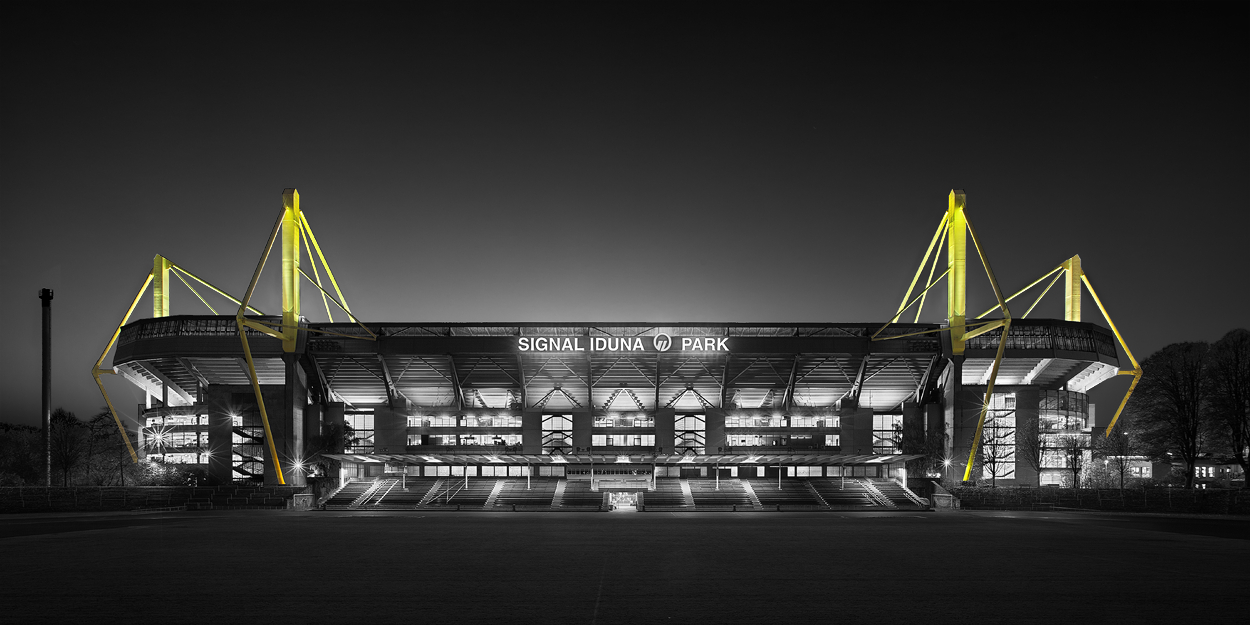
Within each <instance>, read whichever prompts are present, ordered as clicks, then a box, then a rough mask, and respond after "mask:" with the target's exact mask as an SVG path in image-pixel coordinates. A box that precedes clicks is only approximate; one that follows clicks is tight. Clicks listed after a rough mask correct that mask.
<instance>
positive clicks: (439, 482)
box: [417, 477, 444, 506]
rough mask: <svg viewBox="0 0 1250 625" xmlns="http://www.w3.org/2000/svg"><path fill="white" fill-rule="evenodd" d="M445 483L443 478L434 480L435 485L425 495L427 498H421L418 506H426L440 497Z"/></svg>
mask: <svg viewBox="0 0 1250 625" xmlns="http://www.w3.org/2000/svg"><path fill="white" fill-rule="evenodd" d="M443 482H444V480H443V478H441V477H440V478H438V479H437V480H434V485H433V486H431V487H430V490H429V491H427V492H426V493H425V496H424V497H422V498H421V501H419V502H417V505H418V506H424V505H426V504H428V503H430V501H431V500H433V499H434V498H435V497H438V492H439V491H440V490H442V488H443Z"/></svg>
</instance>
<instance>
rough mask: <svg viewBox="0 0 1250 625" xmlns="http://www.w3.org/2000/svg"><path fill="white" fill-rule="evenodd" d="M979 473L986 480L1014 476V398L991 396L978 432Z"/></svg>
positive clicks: (1011, 395)
mask: <svg viewBox="0 0 1250 625" xmlns="http://www.w3.org/2000/svg"><path fill="white" fill-rule="evenodd" d="M981 473H982V478H983V479H987V480H996V479H1008V480H1009V479H1015V477H1016V396H1015V394H1014V393H994V396H993V397H992V398H990V407H989V409H988V410H986V412H985V427H984V428H983V429H982V430H981Z"/></svg>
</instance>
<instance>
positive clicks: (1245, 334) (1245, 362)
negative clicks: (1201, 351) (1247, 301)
mask: <svg viewBox="0 0 1250 625" xmlns="http://www.w3.org/2000/svg"><path fill="white" fill-rule="evenodd" d="M1209 381H1210V385H1211V400H1212V408H1213V409H1214V412H1215V413H1216V415H1217V420H1218V421H1219V423H1220V424H1221V425H1222V426H1223V430H1224V431H1223V432H1222V433H1223V435H1224V436H1225V437H1227V443H1228V446H1229V447H1230V448H1231V451H1232V453H1233V457H1234V458H1235V459H1236V460H1237V464H1239V465H1241V470H1242V472H1243V474H1244V475H1250V467H1247V466H1246V462H1247V458H1246V454H1247V447H1248V446H1250V331H1247V330H1245V329H1237V330H1233V331H1232V332H1229V333H1228V334H1225V335H1224V337H1223V338H1221V339H1220V340H1219V341H1216V343H1215V345H1214V346H1213V347H1212V349H1211V366H1210V376H1209ZM1247 484H1250V481H1247Z"/></svg>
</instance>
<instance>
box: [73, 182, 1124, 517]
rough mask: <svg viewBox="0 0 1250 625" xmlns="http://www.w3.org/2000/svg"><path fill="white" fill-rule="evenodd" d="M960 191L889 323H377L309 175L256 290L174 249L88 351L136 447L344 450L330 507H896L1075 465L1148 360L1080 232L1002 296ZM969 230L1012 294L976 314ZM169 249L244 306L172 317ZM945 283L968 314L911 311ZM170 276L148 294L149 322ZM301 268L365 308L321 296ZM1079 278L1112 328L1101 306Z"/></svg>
mask: <svg viewBox="0 0 1250 625" xmlns="http://www.w3.org/2000/svg"><path fill="white" fill-rule="evenodd" d="M965 203H966V200H965V197H964V194H963V193H962V192H960V191H952V192H951V195H950V198H949V203H948V204H949V205H948V210H947V211H946V213H945V214H944V215H943V217H942V220H941V222H940V223H939V227H938V230H937V232H936V233H935V234H934V237H933V240H932V241H931V242H930V245H929V250H928V252H926V254H925V256H924V259H923V260H922V264H921V267H920V269H919V270H918V271H917V273H916V276H915V278H914V279H913V281H912V286H911V287H910V288H909V289H908V290H907V293H906V295H905V296H904V299H903V304H901V305H900V306H899V309H898V313H897V314H895V315H894V316H893V317H892V318H888V319H884V320H882V321H880V322H877V323H792V324H776V323H771V324H769V323H672V322H663V321H657V322H638V321H597V322H596V321H588V322H581V323H567V322H552V323H455V322H448V323H409V322H396V323H385V322H381V323H380V322H371V321H362V320H360V319H359V318H358V317H357V316H356V315H354V314H352V313H350V312H347V311H349V308H348V306H347V304H346V300H345V298H344V297H343V293H342V291H341V289H340V286H339V284H338V283H337V282H334V281H333V274H332V273H331V272H330V270H329V265H328V264H326V262H325V257H324V254H323V253H322V249H321V248H320V246H319V245H318V244H317V240H316V238H315V236H314V235H313V233H312V230H311V227H310V226H309V225H308V221H307V218H306V216H305V215H304V214H303V213H302V212H301V211H300V209H299V194H298V193H297V192H296V191H295V190H294V189H288V190H287V191H286V192H284V194H283V212H282V213H281V216H280V219H279V220H278V222H277V223H276V224H275V226H274V230H273V233H272V234H271V235H270V239H269V244H268V245H267V246H266V247H265V248H264V254H263V255H262V262H261V263H260V264H259V265H258V267H257V270H256V274H255V275H254V277H253V280H252V286H250V287H249V288H248V290H247V292H246V294H245V295H244V296H243V297H242V299H238V298H234V297H233V296H230V295H228V294H226V293H224V292H222V291H220V290H219V289H217V288H216V287H212V285H210V284H208V283H207V282H205V281H203V280H201V279H200V278H199V277H197V276H195V275H194V274H192V273H190V272H189V271H187V270H185V269H184V268H182V267H180V266H178V265H176V264H174V263H172V262H171V261H169V260H168V259H165V258H163V257H161V256H157V257H156V258H155V259H154V263H153V270H152V273H151V274H149V276H148V279H147V282H145V283H144V286H143V288H142V289H140V292H139V294H138V295H137V296H136V298H135V303H134V304H133V305H132V307H131V310H130V312H128V313H127V315H126V317H125V318H123V319H122V322H121V323H120V324H119V326H118V331H117V332H116V333H115V334H114V338H113V339H112V340H111V341H110V342H109V347H107V348H106V350H105V352H104V354H102V355H101V357H100V360H99V361H98V362H97V363H96V368H95V369H94V370H93V374H94V375H95V376H96V377H97V379H98V378H99V376H100V374H103V373H116V374H119V375H120V376H121V377H123V378H125V379H126V380H127V381H129V382H131V383H133V384H135V385H137V386H138V387H140V388H141V389H143V390H144V391H145V394H146V396H147V398H148V399H147V401H146V402H145V403H144V404H143V405H142V406H140V409H139V410H140V412H141V415H142V416H141V419H140V421H141V422H140V427H139V432H138V440H139V445H138V448H137V450H136V459H138V458H139V457H140V456H146V457H148V458H153V459H159V460H162V461H164V462H167V463H174V464H184V465H192V466H197V467H200V468H202V469H204V470H205V471H206V472H207V473H208V475H209V476H211V477H212V478H213V479H214V480H215V481H218V482H221V483H230V482H246V483H263V484H266V485H274V484H285V485H291V486H301V485H304V484H306V483H307V480H308V477H309V474H310V472H315V471H318V470H325V469H326V467H329V468H328V473H329V475H326V476H325V477H327V478H329V479H330V480H331V481H333V482H335V483H336V485H339V486H342V488H343V490H342V492H340V493H338V494H337V495H335V497H334V498H333V499H332V500H331V501H330V502H328V503H329V505H332V506H345V507H361V506H373V507H375V508H376V507H378V506H385V507H401V508H402V507H435V506H458V507H460V508H462V509H463V508H466V507H467V508H473V509H477V508H492V507H512V506H517V507H518V508H519V509H523V508H525V507H538V508H551V507H556V508H563V507H568V508H585V507H597V508H598V507H604V506H605V505H606V504H615V505H617V506H620V505H630V506H635V505H636V506H638V507H639V508H640V509H645V510H651V511H654V510H697V509H716V508H724V507H728V508H730V509H776V508H777V506H781V507H782V508H786V507H789V508H791V509H805V508H810V509H826V510H827V509H861V508H867V509H881V508H886V509H890V508H910V507H917V506H919V507H923V506H925V505H926V502H925V500H924V497H922V496H917V494H916V493H915V492H914V491H921V490H924V489H925V485H926V484H927V482H926V480H927V479H931V478H932V477H934V476H935V475H938V474H941V473H942V472H946V477H948V478H951V479H954V480H958V479H977V480H982V479H984V480H992V481H993V482H994V483H996V484H998V485H1011V484H1015V483H1021V484H1037V483H1039V482H1040V483H1041V484H1059V483H1062V481H1063V479H1064V476H1065V475H1068V473H1069V471H1067V467H1066V465H1065V464H1064V457H1063V454H1062V453H1059V451H1060V447H1061V445H1062V443H1061V441H1063V440H1065V439H1069V438H1071V437H1074V436H1076V437H1089V436H1091V435H1094V434H1095V433H1092V432H1091V428H1092V425H1093V423H1092V421H1093V419H1092V416H1093V415H1092V407H1091V406H1090V405H1089V403H1088V400H1087V393H1088V391H1089V389H1091V388H1093V387H1094V386H1096V385H1098V384H1100V383H1102V382H1104V381H1106V380H1108V379H1110V378H1112V377H1114V376H1115V375H1117V374H1132V375H1135V376H1139V375H1140V368H1139V367H1138V366H1137V363H1136V361H1135V360H1134V359H1133V357H1132V354H1131V353H1130V352H1128V351H1127V346H1125V344H1124V342H1123V340H1122V337H1120V336H1119V335H1118V334H1117V333H1116V331H1115V326H1114V324H1112V323H1111V322H1110V317H1108V316H1107V313H1106V310H1105V309H1104V308H1103V305H1102V303H1101V301H1099V300H1098V299H1097V295H1096V294H1095V293H1094V292H1093V288H1092V286H1091V285H1090V283H1089V281H1088V278H1087V277H1086V275H1085V272H1084V271H1083V270H1082V268H1081V263H1080V257H1079V256H1074V257H1072V258H1071V259H1068V260H1065V261H1063V262H1062V263H1061V264H1060V265H1059V266H1057V267H1055V268H1054V269H1052V270H1051V271H1050V272H1049V273H1047V274H1045V275H1044V276H1042V278H1040V279H1038V280H1037V281H1035V282H1034V283H1033V284H1031V285H1029V286H1027V287H1025V289H1023V290H1021V291H1020V292H1017V293H1016V294H1015V295H1011V296H1005V295H1004V293H1005V292H1004V291H1002V290H1001V289H1000V288H999V287H998V283H997V282H996V281H995V278H994V275H993V273H992V272H991V271H990V270H989V266H988V262H987V259H985V256H984V254H983V253H982V250H983V247H982V246H981V245H980V244H979V243H978V242H977V239H976V235H975V232H974V231H973V230H972V228H971V226H970V224H969V223H968V221H967V217H966V215H965V214H964V205H965ZM969 238H971V239H972V241H971V243H972V244H973V245H968V243H969V242H968V239H969ZM301 242H302V243H303V246H302V247H301V245H300V244H301ZM279 243H280V244H279ZM310 243H311V246H310ZM944 246H945V249H946V254H945V261H946V262H945V265H946V269H945V271H942V272H939V271H938V264H941V263H940V262H939V261H941V260H942V254H941V251H942V249H943V247H944ZM279 248H280V249H281V256H282V262H281V263H276V262H275V263H273V265H278V267H279V269H278V270H279V271H280V272H281V278H282V285H283V286H282V288H283V292H282V296H283V297H282V301H283V311H282V315H281V316H278V315H266V314H264V313H263V312H261V311H259V310H257V309H256V308H254V307H253V306H252V305H251V304H250V301H251V297H252V294H253V292H254V289H255V288H256V285H257V283H258V280H259V277H260V273H261V270H262V269H263V268H264V258H265V257H267V256H268V255H269V254H270V252H271V251H274V254H275V255H276V254H277V252H276V250H278V249H279ZM314 248H315V249H316V254H315V255H314V254H313V252H312V250H313V249H314ZM974 249H975V251H971V252H970V250H974ZM305 250H306V251H307V258H305V256H304V254H303V251H305ZM931 255H932V256H931ZM969 255H971V256H972V259H973V260H974V261H976V260H978V259H979V260H980V261H981V263H982V264H983V265H984V266H985V271H986V274H987V275H988V276H989V278H990V283H991V284H992V285H993V287H994V294H995V298H996V299H997V301H998V302H999V305H998V306H997V307H996V308H994V309H991V311H986V313H983V314H982V315H980V316H976V317H974V316H971V315H969V314H968V313H969V311H968V310H966V301H965V300H966V286H965V281H966V280H965V278H966V276H965V273H966V270H967V264H968V256H969ZM930 257H932V267H927V265H928V263H929V260H930ZM314 258H316V259H318V260H319V261H320V263H321V265H317V264H316V263H315V262H314V261H313V259H314ZM302 260H303V261H304V262H305V264H304V266H303V267H302V268H301V265H300V263H301V261H302ZM973 264H974V268H975V265H976V262H974V263H973ZM319 266H320V267H322V269H323V270H319V269H318V267H319ZM926 269H927V270H928V279H927V280H924V279H922V278H923V277H924V273H925V270H926ZM309 270H311V271H309ZM171 274H173V277H176V278H178V279H179V281H181V282H183V283H185V284H187V286H188V287H190V286H191V285H192V282H191V281H189V280H188V278H191V279H194V280H196V281H199V282H200V283H202V284H203V285H205V288H209V289H211V290H213V291H216V292H217V293H219V294H221V295H224V296H225V297H228V298H230V299H231V301H233V302H234V303H235V304H238V306H239V309H238V312H237V313H236V314H235V315H233V316H231V315H222V314H213V315H201V316H170V315H169V298H170V292H171V287H173V286H174V282H173V281H171ZM1052 275H1053V276H1054V278H1053V279H1051V280H1050V284H1049V285H1047V286H1046V289H1045V290H1041V289H1040V288H1038V289H1037V290H1039V291H1041V295H1039V296H1038V299H1039V300H1040V299H1041V296H1042V295H1045V293H1046V292H1047V291H1048V290H1049V289H1050V287H1051V286H1054V285H1056V283H1057V282H1058V281H1059V280H1060V278H1065V279H1064V281H1063V283H1062V284H1063V285H1064V286H1063V297H1064V302H1065V303H1064V311H1065V317H1064V319H1062V320H1059V319H1029V318H1027V314H1028V312H1031V311H1032V307H1028V310H1026V311H1024V314H1020V309H1021V308H1023V307H1022V306H1018V307H1017V308H1016V309H1015V311H1016V313H1015V315H1014V316H1013V315H1012V313H1011V312H1009V310H1008V308H1009V306H1008V302H1010V301H1011V300H1012V298H1014V297H1016V296H1017V295H1020V294H1022V293H1024V292H1025V291H1027V290H1028V289H1030V288H1033V287H1035V286H1037V285H1040V284H1042V283H1043V282H1044V281H1045V279H1047V278H1049V277H1050V276H1052ZM313 276H315V278H314V277H313ZM323 276H324V278H325V279H324V280H323ZM939 283H942V284H944V286H945V291H946V297H945V299H946V312H947V316H946V319H947V322H945V323H943V324H940V325H939V324H924V323H905V322H904V321H906V319H904V314H905V313H906V316H907V317H908V318H910V316H911V314H912V312H913V310H911V306H913V305H914V304H917V303H918V304H919V306H918V307H917V308H920V307H923V305H924V299H925V297H927V296H932V298H933V299H934V300H938V299H941V297H940V295H939V293H938V291H940V290H941V289H937V290H934V292H933V293H929V291H930V290H933V289H935V287H938V285H939ZM149 284H152V285H153V289H152V305H153V308H152V310H153V314H152V317H151V318H146V319H139V320H137V321H133V322H130V314H131V313H132V312H133V311H134V309H135V307H136V306H137V305H138V303H139V301H140V299H141V298H142V297H143V294H144V293H145V289H146V288H147V286H148V285H149ZM301 284H304V287H305V288H306V290H312V291H313V294H314V296H316V297H318V298H320V299H321V300H322V302H319V303H324V305H325V307H326V311H327V316H328V318H329V319H331V320H333V319H334V316H333V315H332V314H331V312H332V307H331V303H333V304H335V305H336V306H338V307H339V308H340V309H341V311H340V314H339V318H340V319H342V317H343V314H342V313H346V314H347V317H348V322H337V323H336V322H324V323H321V322H314V321H309V320H308V319H307V318H306V317H304V316H303V314H302V313H301V308H300V285H301ZM310 285H311V288H309V286H310ZM1082 285H1084V287H1086V288H1087V289H1088V291H1089V293H1090V294H1091V295H1092V296H1093V299H1094V301H1095V302H1096V303H1097V304H1098V308H1099V310H1100V311H1101V312H1102V314H1103V317H1104V319H1105V320H1106V321H1107V322H1108V325H1109V326H1110V328H1111V329H1110V330H1108V329H1105V328H1104V327H1102V326H1100V325H1096V324H1093V323H1089V322H1085V321H1082V320H1081V298H1082ZM179 288H181V287H179ZM196 296H197V297H199V296H201V294H200V293H199V292H198V291H196ZM1031 296H1032V293H1030V298H1031ZM375 297H376V295H375ZM200 299H203V297H200ZM908 302H910V303H908ZM205 303H206V304H207V301H205ZM1035 304H1036V303H1035ZM310 310H311V309H310ZM995 311H996V312H995ZM991 312H995V314H996V315H997V318H994V319H986V320H982V318H983V317H985V316H986V315H987V314H990V313H991ZM915 318H916V319H919V318H920V313H919V311H916V312H915ZM1117 341H1119V344H1120V346H1123V347H1125V354H1126V356H1127V357H1128V359H1129V361H1130V362H1131V364H1132V369H1131V370H1129V369H1127V368H1125V369H1123V370H1122V369H1121V366H1120V364H1121V363H1120V359H1119V356H1118V354H1117ZM114 345H115V346H116V351H115V352H114V354H113V362H112V367H110V368H102V365H103V362H104V359H105V357H106V356H107V354H108V353H109V350H110V349H112V347H113V346H114ZM101 390H102V391H103V390H104V386H103V385H102V384H101ZM106 399H107V396H106ZM118 424H119V427H120V426H121V424H122V421H121V420H120V418H119V419H118ZM1034 426H1035V427H1036V428H1037V429H1034ZM1027 431H1040V432H1042V433H1043V441H1044V445H1049V446H1052V447H1053V449H1049V450H1043V453H1044V454H1045V455H1046V458H1047V461H1046V462H1045V463H1043V468H1042V469H1041V470H1040V471H1039V470H1035V469H1033V468H1031V467H1030V466H1029V464H1028V463H1025V462H1020V461H1017V452H1016V448H1017V446H1018V443H1019V442H1020V441H1019V436H1020V433H1021V432H1027ZM1096 434H1097V435H1101V431H1099V432H1097V433H1096ZM937 458H941V459H944V460H945V461H944V462H942V461H937V462H936V463H935V459H937ZM327 460H328V461H331V462H326V461H327ZM335 478H338V479H337V480H336V479H335ZM909 489H910V490H909Z"/></svg>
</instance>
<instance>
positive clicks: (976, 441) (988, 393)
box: [964, 318, 1011, 482]
mask: <svg viewBox="0 0 1250 625" xmlns="http://www.w3.org/2000/svg"><path fill="white" fill-rule="evenodd" d="M1010 329H1011V319H1010V318H1008V319H1003V336H1002V337H1001V338H999V339H998V354H997V355H996V356H994V368H993V369H991V370H990V381H989V384H988V385H987V386H986V387H985V400H984V401H982V402H981V415H980V416H979V417H978V418H977V431H976V433H975V434H974V435H973V436H972V450H971V451H970V452H969V453H968V464H967V465H965V466H964V481H965V482H967V481H968V479H969V478H970V476H971V475H972V464H973V462H974V461H976V459H977V448H978V447H979V446H980V444H981V432H982V431H983V430H984V429H985V413H986V412H987V411H988V410H989V409H990V400H991V399H993V397H994V382H995V381H996V380H997V379H998V367H999V365H1001V364H1002V363H1003V350H1004V348H1006V347H1007V332H1008V331H1009V330H1010Z"/></svg>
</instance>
